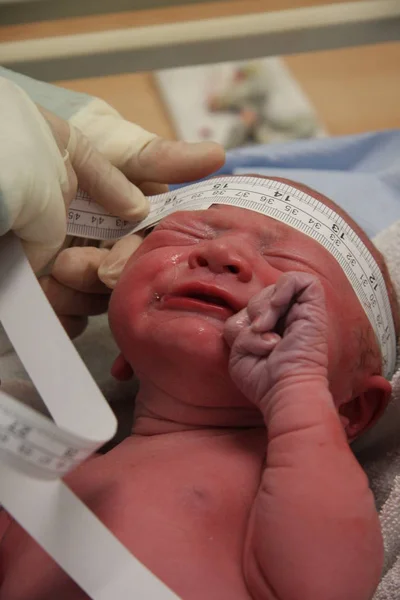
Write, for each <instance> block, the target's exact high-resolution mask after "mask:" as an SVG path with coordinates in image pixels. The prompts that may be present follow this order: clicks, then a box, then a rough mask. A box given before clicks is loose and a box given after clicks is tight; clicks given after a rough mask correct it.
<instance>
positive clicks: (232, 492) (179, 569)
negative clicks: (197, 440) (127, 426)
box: [0, 444, 262, 600]
mask: <svg viewBox="0 0 400 600" xmlns="http://www.w3.org/2000/svg"><path fill="white" fill-rule="evenodd" d="M231 450H232V449H231ZM261 465H262V461H261V460H260V457H259V456H258V455H257V453H254V452H253V451H251V452H246V451H243V449H241V450H240V451H238V452H226V448H224V447H223V446H222V447H219V445H218V444H217V445H215V444H211V447H209V448H207V447H205V448H204V447H197V446H196V444H191V445H189V446H188V447H187V448H186V449H185V448H182V447H181V448H180V450H179V452H176V451H175V449H174V448H171V447H168V446H165V447H164V448H161V447H155V446H154V445H153V446H152V445H149V446H148V447H147V448H146V447H144V446H140V447H139V446H138V447H135V445H134V444H133V445H132V447H127V446H126V445H125V446H123V445H121V447H119V448H117V449H115V450H114V451H113V452H111V453H109V454H108V455H106V456H103V457H99V458H96V459H95V460H93V461H90V462H88V463H87V464H85V465H82V466H81V467H80V468H79V469H78V470H77V471H75V472H74V473H73V474H72V475H71V476H70V477H69V478H68V480H67V483H68V485H69V486H70V487H71V488H72V489H73V490H74V491H75V492H76V493H77V495H78V496H79V497H80V498H81V499H82V500H83V501H84V502H85V504H87V505H88V506H89V507H90V508H91V509H92V510H93V511H94V512H95V514H97V516H98V517H99V518H100V519H101V521H102V522H103V523H104V524H105V525H106V526H107V527H109V528H110V529H111V531H113V533H114V534H115V535H116V536H117V537H118V538H119V539H120V541H121V542H122V543H123V544H124V545H126V547H127V548H128V549H129V550H130V551H131V552H132V553H133V554H134V555H135V556H136V557H137V558H138V559H139V560H140V561H141V562H143V563H144V564H145V565H146V566H147V567H148V568H149V569H150V570H151V571H153V572H154V573H155V574H156V575H157V576H158V577H160V578H161V579H162V580H163V581H165V582H166V583H167V584H168V585H170V587H171V588H172V589H174V590H176V591H177V592H178V593H180V595H181V596H182V597H183V598H191V597H192V598H196V599H197V597H199V598H200V597H202V598H204V597H209V598H212V595H210V591H211V589H215V590H218V588H219V586H220V585H221V582H223V583H224V585H225V588H224V590H228V589H235V590H238V591H239V594H238V595H236V594H235V595H234V596H236V597H237V598H240V599H242V598H246V599H247V598H248V596H247V593H246V591H245V584H244V582H243V579H242V569H241V564H242V558H243V544H244V538H245V534H246V529H247V523H248V517H249V512H250V510H251V506H252V504H253V501H254V497H255V495H256V493H257V489H258V485H259V480H260V469H261ZM13 529H14V532H13V531H11V532H10V535H8V536H6V539H5V541H4V546H3V550H4V551H5V553H4V554H3V558H7V557H8V560H6V562H7V563H8V566H9V567H10V568H11V563H13V565H12V568H11V570H14V569H15V570H16V571H18V572H22V571H25V572H29V570H30V565H32V567H33V565H35V574H33V573H32V576H33V577H35V578H36V577H39V580H40V579H43V584H44V585H45V588H46V589H49V587H48V586H49V582H48V581H47V582H46V583H45V580H46V579H48V577H50V579H51V580H53V581H56V580H57V577H56V574H55V571H54V569H55V567H54V565H52V564H50V563H51V562H52V561H50V563H49V560H50V559H47V557H46V556H42V560H39V562H40V563H42V561H43V563H42V567H41V568H40V570H38V559H39V556H38V554H44V553H42V551H41V550H40V549H39V548H37V547H36V545H35V543H34V542H32V541H31V540H30V539H29V538H28V537H27V536H25V534H23V533H22V532H21V531H20V530H18V529H19V528H16V526H14V527H13ZM7 538H8V539H7ZM12 546H14V548H15V550H17V549H18V556H16V552H13V550H12ZM4 566H7V565H4ZM56 569H57V568H56ZM38 572H41V575H40V576H39V575H37V573H38ZM47 572H48V576H46V573H47ZM16 574H17V573H16ZM60 575H61V574H60ZM61 580H62V581H64V584H62V587H63V589H64V585H66V586H67V587H69V584H68V583H67V582H66V581H65V578H64V576H62V577H61ZM61 580H60V584H61ZM194 582H197V583H196V586H197V588H196V589H198V590H199V595H198V596H197V592H196V593H195V591H194V590H195V588H193V584H194ZM36 585H37V586H38V588H37V589H38V590H40V589H41V587H42V585H41V583H40V581H37V584H36ZM203 585H204V586H205V587H204V589H203V591H202V592H201V593H200V591H201V589H200V588H199V586H203ZM31 590H32V587H31ZM192 590H193V592H192ZM60 591H61V590H60V589H59V588H57V592H60ZM224 593H225V592H224ZM218 594H219V595H218ZM218 594H217V595H216V598H221V600H223V597H224V594H222V591H221V590H220V591H219V592H218ZM221 594H222V595H221ZM234 596H232V595H231V597H232V598H233V597H234ZM51 597H53V596H51ZM60 597H62V598H64V596H62V595H61V596H60ZM75 597H76V598H78V596H75V595H73V596H72V595H71V596H69V595H67V596H65V598H66V599H67V598H71V600H75ZM0 598H1V599H2V598H3V596H1V594H0ZM17 598H18V600H20V599H21V600H24V596H23V595H22V596H16V599H17ZM39 598H40V600H47V597H44V596H41V595H39V596H38V599H39ZM31 599H32V596H30V598H29V600H31ZM26 600H28V598H27V599H26ZM35 600H36V598H35Z"/></svg>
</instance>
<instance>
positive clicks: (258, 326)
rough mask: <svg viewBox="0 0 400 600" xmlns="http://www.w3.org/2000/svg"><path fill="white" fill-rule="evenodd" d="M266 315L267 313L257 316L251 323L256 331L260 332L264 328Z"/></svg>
mask: <svg viewBox="0 0 400 600" xmlns="http://www.w3.org/2000/svg"><path fill="white" fill-rule="evenodd" d="M264 317H265V315H259V316H258V317H256V318H255V319H254V321H253V322H252V324H251V329H252V330H253V331H254V332H256V333H259V332H260V331H262V330H263V329H264V327H263V323H264Z"/></svg>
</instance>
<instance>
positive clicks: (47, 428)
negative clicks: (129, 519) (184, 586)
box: [0, 234, 179, 600]
mask: <svg viewBox="0 0 400 600" xmlns="http://www.w3.org/2000/svg"><path fill="white" fill-rule="evenodd" d="M0 282H1V285H0V321H1V323H2V325H3V326H4V329H5V330H6V333H7V334H8V337H9V338H10V341H11V342H12V343H13V345H14V349H15V351H16V353H17V354H18V355H19V357H20V359H21V361H22V363H23V365H24V366H25V368H26V370H27V372H28V374H29V375H30V377H31V379H32V382H33V383H34V384H35V386H36V389H37V391H38V392H39V393H40V395H41V396H42V399H43V401H44V402H45V404H46V405H47V408H48V409H49V411H50V413H51V415H52V416H53V418H54V421H55V423H53V422H51V421H50V420H49V419H47V418H45V417H44V416H42V415H40V414H38V413H36V412H35V411H34V410H32V409H31V408H29V407H26V406H24V405H22V404H21V403H20V402H18V401H16V400H15V399H13V398H11V397H10V396H8V395H7V394H4V393H3V392H1V391H0V503H1V505H2V506H3V507H4V508H5V509H6V510H7V511H8V512H9V514H10V515H12V516H13V517H14V519H15V520H16V521H17V522H19V523H20V525H21V526H22V527H23V528H24V529H25V530H26V531H27V532H28V533H29V534H30V535H31V536H32V537H33V538H34V539H35V540H36V541H37V542H38V543H39V544H40V545H41V546H42V547H43V548H44V549H45V550H46V551H47V552H48V554H50V556H52V558H53V559H54V560H55V561H56V562H58V564H59V565H60V566H61V567H62V568H63V569H64V571H66V572H67V573H68V574H69V575H70V576H71V577H72V579H74V580H75V581H76V583H78V585H79V586H80V587H81V588H82V589H83V590H84V591H85V592H86V593H87V594H88V596H89V597H90V598H93V600H116V599H123V598H131V597H133V596H134V597H135V598H137V599H138V600H148V599H149V598H151V599H153V598H154V599H155V600H158V599H160V600H179V599H178V596H176V595H175V594H174V593H173V592H171V591H170V590H169V589H168V588H167V587H166V586H165V585H164V584H163V583H162V582H161V581H160V580H159V579H157V578H156V577H155V576H154V575H152V573H150V571H149V570H148V569H146V568H145V567H144V566H143V565H141V564H140V563H139V561H138V560H137V559H135V558H134V556H133V555H132V554H131V553H130V552H129V551H128V550H127V549H126V548H125V547H124V546H123V545H122V544H121V543H120V542H119V541H118V540H117V539H116V538H115V537H114V536H113V534H112V533H111V532H110V531H109V530H108V529H107V528H106V527H105V526H104V525H103V524H102V523H101V522H100V521H99V520H98V519H97V517H95V515H94V514H93V513H92V512H91V511H90V510H89V509H88V508H87V507H86V506H85V505H84V504H83V503H82V502H81V501H80V500H79V499H78V498H77V496H75V495H74V494H73V493H72V492H71V491H70V490H69V488H68V487H67V486H66V485H65V484H64V483H63V482H62V481H61V479H60V476H62V475H63V474H65V473H66V472H68V471H69V470H71V469H73V468H74V467H75V466H76V465H77V464H79V462H81V461H82V460H84V459H85V458H87V456H89V455H90V454H92V453H93V452H94V451H95V450H96V449H97V448H98V447H99V446H100V445H102V444H103V443H104V442H106V441H107V440H109V439H110V438H112V437H113V435H114V433H115V431H116V419H115V417H114V414H113V413H112V411H111V409H110V407H109V406H108V404H107V402H106V400H105V399H104V397H103V396H102V394H101V392H100V390H99V389H98V388H97V386H96V384H95V382H94V381H93V379H92V377H91V376H90V374H89V372H88V371H87V369H86V367H85V365H84V364H83V362H82V360H81V359H80V357H79V355H78V353H77V352H76V350H75V348H74V346H73V345H72V344H71V342H70V340H69V339H68V337H67V335H66V333H65V332H64V330H63V328H62V327H61V325H60V323H59V321H58V319H57V317H56V316H55V314H54V312H53V310H52V309H51V307H50V305H49V304H48V302H47V300H46V298H45V296H44V294H43V292H42V290H41V288H40V286H39V283H38V281H37V279H36V277H35V276H34V274H33V272H32V270H31V268H30V266H29V264H28V261H27V259H26V257H25V255H24V252H23V250H22V246H21V244H20V242H19V240H18V239H17V238H16V237H15V236H14V235H13V234H8V235H6V236H4V237H3V238H0ZM71 549H72V550H71Z"/></svg>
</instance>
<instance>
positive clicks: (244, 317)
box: [224, 308, 250, 346]
mask: <svg viewBox="0 0 400 600" xmlns="http://www.w3.org/2000/svg"><path fill="white" fill-rule="evenodd" d="M249 325H250V319H249V315H248V313H247V308H243V309H242V310H241V311H240V312H238V313H236V314H235V315H233V316H232V317H229V319H227V320H226V322H225V326H224V338H225V341H226V342H227V344H228V345H229V346H233V344H234V342H235V340H236V338H237V337H238V335H239V334H240V332H241V331H243V329H245V328H246V327H248V326H249Z"/></svg>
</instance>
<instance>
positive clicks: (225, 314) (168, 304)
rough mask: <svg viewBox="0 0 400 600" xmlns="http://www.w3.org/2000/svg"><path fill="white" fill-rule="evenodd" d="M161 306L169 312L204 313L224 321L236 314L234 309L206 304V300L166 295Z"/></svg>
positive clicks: (210, 303)
mask: <svg viewBox="0 0 400 600" xmlns="http://www.w3.org/2000/svg"><path fill="white" fill-rule="evenodd" d="M159 306H160V308H161V309H167V310H181V311H186V312H196V313H203V314H206V315H209V316H212V317H216V318H217V319H221V320H223V321H226V319H228V318H229V317H231V316H232V315H233V314H234V311H233V309H232V308H230V307H228V306H222V305H219V304H213V303H212V302H205V301H204V300H200V299H198V298H191V297H189V296H173V295H170V294H166V295H165V296H163V297H162V298H161V301H160V305H159Z"/></svg>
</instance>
